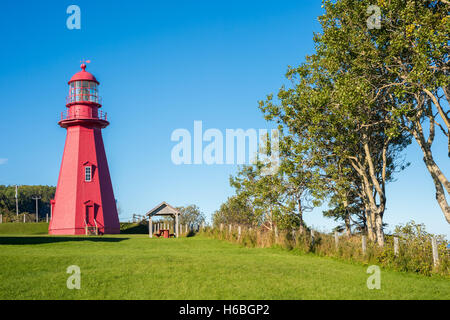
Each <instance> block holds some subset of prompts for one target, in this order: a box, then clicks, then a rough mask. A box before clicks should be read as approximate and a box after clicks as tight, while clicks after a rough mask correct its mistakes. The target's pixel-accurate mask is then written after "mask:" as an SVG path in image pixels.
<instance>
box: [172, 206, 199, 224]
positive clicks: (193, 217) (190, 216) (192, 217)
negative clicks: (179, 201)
mask: <svg viewBox="0 0 450 320" xmlns="http://www.w3.org/2000/svg"><path fill="white" fill-rule="evenodd" d="M177 210H179V211H180V212H181V216H180V221H179V223H181V224H183V225H186V224H187V225H201V224H202V222H204V221H205V215H204V214H203V213H202V212H201V211H200V208H199V207H198V206H196V205H195V204H191V205H189V206H186V207H178V208H177Z"/></svg>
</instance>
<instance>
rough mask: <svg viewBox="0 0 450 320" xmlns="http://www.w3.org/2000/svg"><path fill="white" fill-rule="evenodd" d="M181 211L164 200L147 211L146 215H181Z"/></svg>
mask: <svg viewBox="0 0 450 320" xmlns="http://www.w3.org/2000/svg"><path fill="white" fill-rule="evenodd" d="M180 214H181V212H180V211H178V210H177V209H175V208H174V207H172V206H171V205H170V204H168V203H167V202H165V201H163V202H161V203H160V204H158V205H157V206H156V207H154V208H153V209H152V210H150V211H149V212H147V213H146V214H145V215H146V216H149V217H153V216H175V215H180Z"/></svg>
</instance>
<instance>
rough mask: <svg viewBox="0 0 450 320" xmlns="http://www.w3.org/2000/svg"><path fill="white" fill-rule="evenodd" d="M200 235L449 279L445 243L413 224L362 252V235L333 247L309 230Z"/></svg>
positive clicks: (331, 238)
mask: <svg viewBox="0 0 450 320" xmlns="http://www.w3.org/2000/svg"><path fill="white" fill-rule="evenodd" d="M204 234H205V235H206V236H210V237H213V238H216V239H221V240H227V241H231V242H235V243H239V244H241V245H243V246H246V247H259V248H267V247H274V246H277V247H281V248H285V249H287V250H298V251H300V252H303V253H314V254H317V255H319V256H328V257H336V258H339V259H342V260H347V261H354V262H359V263H363V264H379V265H381V266H385V267H388V268H391V269H394V270H398V271H408V272H415V273H420V274H424V275H428V276H430V275H432V274H441V275H444V276H447V277H448V276H449V275H450V273H449V265H450V263H449V260H450V259H449V258H450V253H449V250H448V249H447V245H448V241H447V240H445V238H444V237H443V236H436V235H432V234H429V233H427V232H426V231H425V226H424V225H421V224H416V223H415V222H414V221H411V222H409V223H407V224H406V225H402V226H398V227H396V229H395V232H394V235H386V239H385V246H384V247H383V248H381V247H379V246H378V245H377V244H376V243H372V242H370V241H367V243H366V252H365V253H364V252H363V250H362V244H361V241H362V240H361V238H362V235H352V236H350V237H346V236H341V237H339V241H338V246H337V247H336V243H335V239H334V234H327V233H321V232H317V231H314V239H313V238H312V236H311V230H304V231H303V232H300V230H283V231H280V232H277V235H276V234H275V232H274V231H270V230H267V229H263V228H261V229H255V228H253V229H249V228H244V227H241V236H240V237H239V235H238V232H237V228H236V227H233V228H232V232H231V233H230V232H229V230H228V227H227V226H224V228H223V230H222V231H220V230H219V229H218V228H208V229H207V230H206V231H205V232H204ZM394 237H398V238H399V253H398V255H396V254H395V252H394ZM433 237H434V238H436V239H437V243H438V253H439V260H440V263H439V266H438V267H434V262H433V255H432V246H431V239H432V238H433Z"/></svg>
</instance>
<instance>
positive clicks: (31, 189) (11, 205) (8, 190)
mask: <svg viewBox="0 0 450 320" xmlns="http://www.w3.org/2000/svg"><path fill="white" fill-rule="evenodd" d="M55 191H56V187H52V186H25V185H22V186H19V187H18V189H17V198H18V205H19V214H22V213H32V214H35V213H36V201H35V200H33V197H41V199H40V200H38V205H39V217H40V218H44V217H45V216H46V214H50V200H51V199H53V198H54V197H55ZM0 214H3V216H4V217H13V216H15V215H16V186H5V185H0Z"/></svg>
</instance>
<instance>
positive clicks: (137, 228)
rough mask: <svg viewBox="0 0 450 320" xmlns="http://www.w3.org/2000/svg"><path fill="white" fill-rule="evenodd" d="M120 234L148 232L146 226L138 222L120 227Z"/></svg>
mask: <svg viewBox="0 0 450 320" xmlns="http://www.w3.org/2000/svg"><path fill="white" fill-rule="evenodd" d="M120 234H148V226H146V225H142V224H139V225H133V226H126V227H122V228H121V230H120Z"/></svg>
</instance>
